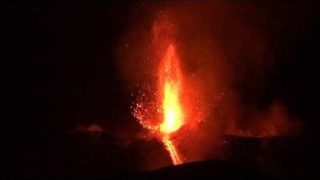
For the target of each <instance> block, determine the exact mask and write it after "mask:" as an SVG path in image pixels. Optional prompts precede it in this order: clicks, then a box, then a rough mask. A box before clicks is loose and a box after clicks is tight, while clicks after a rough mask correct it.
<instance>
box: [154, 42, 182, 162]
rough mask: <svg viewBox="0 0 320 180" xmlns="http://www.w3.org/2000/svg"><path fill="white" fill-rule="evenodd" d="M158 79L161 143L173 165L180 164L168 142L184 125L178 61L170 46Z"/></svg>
mask: <svg viewBox="0 0 320 180" xmlns="http://www.w3.org/2000/svg"><path fill="white" fill-rule="evenodd" d="M158 78H159V90H160V94H161V96H160V97H161V108H162V119H163V121H162V123H161V124H160V132H161V134H162V142H163V143H164V145H165V146H166V149H167V150H168V152H169V154H170V157H171V159H172V162H173V164H174V165H176V164H181V163H182V160H181V158H180V157H179V154H178V152H177V150H176V148H175V146H174V143H173V142H172V140H170V135H171V134H172V133H174V132H176V131H177V130H179V129H180V128H181V127H182V125H183V123H184V113H183V108H182V103H181V99H180V96H181V87H182V85H181V84H182V78H181V72H180V66H179V59H178V57H177V55H176V51H175V48H174V46H173V45H172V44H170V45H169V46H168V49H167V51H166V54H165V56H164V58H163V59H162V64H161V65H160V68H159V77H158Z"/></svg>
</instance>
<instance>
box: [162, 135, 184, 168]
mask: <svg viewBox="0 0 320 180" xmlns="http://www.w3.org/2000/svg"><path fill="white" fill-rule="evenodd" d="M162 143H163V144H164V145H165V147H166V149H167V151H168V152H169V154H170V158H171V160H172V163H173V165H178V164H182V160H181V158H180V156H179V154H178V153H177V150H176V148H175V147H174V144H173V143H172V141H171V140H170V138H169V137H167V136H164V137H163V138H162Z"/></svg>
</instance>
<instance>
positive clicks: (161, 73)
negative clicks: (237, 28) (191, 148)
mask: <svg viewBox="0 0 320 180" xmlns="http://www.w3.org/2000/svg"><path fill="white" fill-rule="evenodd" d="M174 30H175V29H174V26H173V25H172V23H171V22H170V21H167V20H166V19H165V18H164V19H161V18H160V19H159V20H157V21H155V23H154V25H153V31H152V32H153V34H152V35H153V43H154V48H155V52H161V54H157V53H155V56H154V58H155V60H156V63H155V65H157V74H156V75H157V76H156V79H155V82H156V83H155V84H152V87H155V89H154V91H155V92H154V93H151V94H149V95H150V96H148V98H142V99H141V100H140V101H139V100H138V102H137V104H136V106H135V109H134V116H135V117H136V118H137V119H138V121H139V123H140V124H141V125H142V126H143V127H144V128H146V129H149V130H150V132H152V134H154V135H155V137H159V138H160V141H161V142H162V143H163V145H164V146H165V148H166V150H167V151H168V152H169V154H170V158H171V160H172V162H173V164H174V165H176V164H181V163H182V158H181V155H180V154H179V152H178V151H177V147H176V142H175V141H176V138H174V137H176V136H177V135H178V134H177V131H179V129H180V128H181V127H182V126H183V125H184V124H185V123H186V112H185V111H186V110H185V108H184V101H183V100H185V99H186V97H183V96H182V94H183V93H182V92H183V76H182V70H181V67H180V62H179V61H180V60H179V57H178V55H177V52H176V45H175V41H174V35H173V34H174ZM158 58H159V61H158ZM157 61H158V62H157ZM150 83H152V82H150ZM154 95H155V96H154ZM143 97H145V95H143Z"/></svg>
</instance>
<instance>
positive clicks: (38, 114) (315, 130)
mask: <svg viewBox="0 0 320 180" xmlns="http://www.w3.org/2000/svg"><path fill="white" fill-rule="evenodd" d="M138 4H139V3H137V2H136V3H128V2H108V3H104V4H101V3H100V4H98V3H46V4H44V3H34V4H19V3H2V5H1V9H2V11H3V12H4V14H5V15H4V16H3V18H2V19H3V20H2V26H1V27H2V36H3V40H2V43H3V44H4V47H5V48H4V49H3V51H4V53H3V55H4V57H3V61H8V62H9V63H10V64H11V65H12V66H10V67H11V68H10V70H9V72H8V73H7V74H5V75H4V78H5V79H6V82H8V85H6V86H5V87H3V88H5V89H9V91H10V93H9V94H10V95H5V96H8V98H9V103H8V105H7V106H9V107H10V108H12V110H13V111H12V112H10V115H9V116H8V117H4V118H3V119H2V121H3V122H5V124H4V125H2V129H3V130H4V131H3V132H4V134H5V135H4V137H5V143H6V145H4V147H5V149H6V150H7V151H6V152H7V153H6V154H8V155H6V154H4V155H5V157H6V158H5V162H6V164H7V166H6V167H7V168H9V170H10V171H7V172H9V174H10V175H12V174H18V175H21V176H27V177H28V176H29V177H42V176H46V175H49V176H52V174H56V175H57V176H68V175H69V176H73V175H74V174H73V173H74V172H76V171H79V170H80V171H82V173H83V174H84V175H87V176H90V175H92V174H93V173H98V174H99V173H100V174H99V175H105V174H107V173H108V172H114V171H116V172H118V171H121V170H126V169H130V166H134V164H130V162H127V161H130V160H129V159H130V158H132V157H130V158H127V159H126V157H127V156H128V155H127V154H125V153H124V154H120V155H119V154H118V155H117V156H116V157H115V155H113V153H114V151H119V150H118V149H117V148H118V146H117V145H115V144H114V143H115V142H116V141H117V140H114V139H113V138H115V137H114V136H113V135H112V133H113V132H116V133H117V129H122V127H124V126H127V127H130V128H128V134H130V133H134V132H136V131H138V129H139V125H138V124H137V123H136V122H135V120H134V118H133V117H132V115H131V110H130V106H131V105H132V102H133V100H134V97H133V96H132V95H131V93H132V92H131V89H130V87H129V85H128V84H127V83H126V81H123V78H122V77H121V75H120V72H119V69H118V66H117V63H116V61H117V55H116V52H117V50H118V48H119V46H120V45H121V44H120V43H121V42H122V39H123V37H124V36H125V35H126V34H127V33H128V30H129V29H130V28H129V25H130V24H132V20H133V19H132V18H130V15H131V13H132V8H133V7H135V8H136V7H137V6H139V5H138ZM256 6H257V7H259V8H260V9H262V10H263V11H264V12H265V13H266V14H267V16H268V19H269V21H268V22H269V24H265V25H264V26H266V27H269V28H270V29H266V31H267V32H268V31H270V33H269V34H268V33H267V34H268V38H272V39H273V40H272V43H271V47H272V48H271V51H272V54H273V58H274V62H275V68H274V69H273V71H272V72H270V75H269V76H268V82H267V83H266V86H265V87H264V88H260V89H259V90H258V92H257V89H254V88H250V87H251V84H250V81H247V82H245V83H243V84H242V85H243V86H241V85H239V84H234V86H235V89H237V90H238V92H240V94H241V96H242V100H243V102H245V103H252V102H253V101H255V103H256V104H258V105H261V104H262V105H263V104H264V103H265V104H268V103H269V102H271V101H272V99H274V98H276V99H279V100H281V101H282V102H284V104H285V105H286V107H287V108H288V113H289V114H290V116H294V117H297V118H299V119H301V120H302V121H303V123H304V125H305V129H304V133H303V134H304V135H305V136H306V137H312V138H313V139H316V142H319V138H320V133H319V132H320V131H319V129H320V123H319V122H320V121H319V115H318V107H319V102H318V96H319V88H318V85H319V80H318V77H319V70H318V67H319V66H318V65H319V59H320V57H319V52H320V46H319V42H320V22H319V19H320V18H319V17H320V6H319V4H316V3H306V4H304V3H302V2H301V3H288V2H287V3H273V4H272V3H266V4H256ZM140 16H141V17H143V13H141V15H140ZM278 17H282V18H283V17H285V18H284V20H283V22H285V25H283V26H281V28H280V27H279V28H278V27H276V26H277V24H276V23H275V24H273V23H272V22H273V19H274V20H276V19H277V18H278ZM301 22H303V23H301ZM247 76H250V74H247ZM256 101H257V102H256ZM92 123H94V124H99V125H100V126H101V127H102V128H105V129H107V131H108V133H110V135H108V134H107V135H104V136H103V137H99V138H97V139H95V140H96V141H99V142H100V143H96V144H95V143H93V142H86V143H88V144H86V145H85V146H84V147H83V146H81V144H82V142H81V138H83V139H85V138H86V137H80V138H75V139H76V140H73V139H72V138H71V140H70V137H69V135H68V132H69V131H70V130H72V129H75V128H76V127H78V126H79V125H90V124H92ZM129 132H130V133H129ZM124 137H126V135H124ZM79 139H80V140H79ZM74 141H77V142H74ZM85 141H86V140H85ZM88 141H90V140H88ZM101 142H104V143H105V144H104V143H101ZM90 143H91V144H90ZM97 144H98V145H97ZM86 146H91V147H93V148H95V147H96V149H100V150H95V151H91V150H88V149H86ZM310 146H311V145H310ZM317 147H318V144H317V143H314V144H313V145H312V148H313V149H317ZM314 151H315V150H314ZM129 154H130V153H129ZM79 157H84V158H85V159H90V160H91V161H90V162H91V164H89V165H79V164H77V163H76V161H77V160H78V159H79ZM97 159H98V160H97ZM124 164H125V165H124ZM93 169H94V170H93ZM105 169H108V170H105ZM83 170H84V171H86V170H87V171H88V172H83ZM104 171H106V172H104ZM11 172H12V173H11ZM39 172H41V173H39ZM102 172H104V173H105V174H104V173H102ZM39 174H41V175H39ZM75 174H76V173H75Z"/></svg>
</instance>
